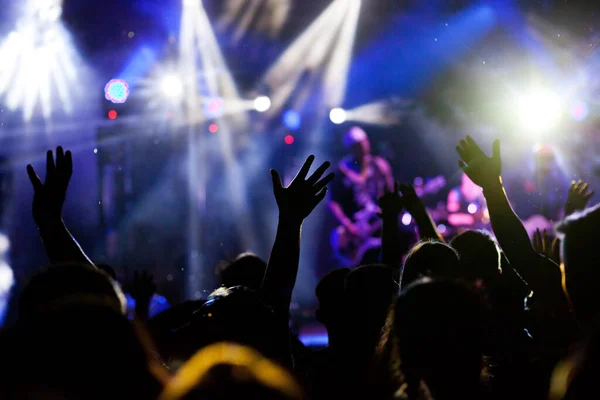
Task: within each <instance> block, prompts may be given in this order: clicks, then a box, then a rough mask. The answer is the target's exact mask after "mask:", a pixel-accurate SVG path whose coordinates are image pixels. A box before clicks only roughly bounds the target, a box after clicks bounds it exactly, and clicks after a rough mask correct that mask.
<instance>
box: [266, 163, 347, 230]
mask: <svg viewBox="0 0 600 400" xmlns="http://www.w3.org/2000/svg"><path fill="white" fill-rule="evenodd" d="M314 160H315V156H312V155H311V156H309V157H308V158H307V159H306V162H305V163H304V165H303V166H302V168H301V169H300V171H299V172H298V175H296V177H295V178H294V180H292V182H291V183H290V185H289V186H288V187H284V186H283V184H282V183H281V177H280V176H279V173H278V172H277V171H275V170H274V169H272V170H271V177H272V179H273V192H274V194H275V200H276V201H277V206H278V207H279V218H280V219H284V220H287V221H294V222H297V223H302V221H303V220H304V219H305V218H306V217H308V216H309V215H310V213H311V212H312V211H313V210H314V209H315V207H316V206H317V205H318V204H319V203H320V202H321V201H322V200H323V199H324V198H325V196H326V195H327V184H328V183H329V182H331V181H332V180H333V178H334V177H335V175H334V174H333V173H331V174H329V175H327V176H325V177H324V178H322V176H323V175H324V174H325V172H326V171H327V169H328V168H329V167H330V165H331V164H330V163H329V162H328V161H326V162H324V163H323V164H321V166H320V167H319V168H317V170H316V171H315V172H314V173H313V174H312V175H311V176H309V177H308V178H307V176H308V172H309V170H310V167H311V165H312V163H313V161H314Z"/></svg>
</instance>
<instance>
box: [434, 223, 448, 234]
mask: <svg viewBox="0 0 600 400" xmlns="http://www.w3.org/2000/svg"><path fill="white" fill-rule="evenodd" d="M437 229H438V232H439V233H441V234H442V235H443V234H444V233H446V232H447V231H448V228H447V227H446V225H444V224H439V225H438V227H437Z"/></svg>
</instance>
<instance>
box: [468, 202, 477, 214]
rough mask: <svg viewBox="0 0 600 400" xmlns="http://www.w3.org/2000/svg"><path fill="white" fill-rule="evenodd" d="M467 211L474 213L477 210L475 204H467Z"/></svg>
mask: <svg viewBox="0 0 600 400" xmlns="http://www.w3.org/2000/svg"><path fill="white" fill-rule="evenodd" d="M467 211H468V212H469V214H475V213H476V212H477V204H475V203H471V204H469V207H467Z"/></svg>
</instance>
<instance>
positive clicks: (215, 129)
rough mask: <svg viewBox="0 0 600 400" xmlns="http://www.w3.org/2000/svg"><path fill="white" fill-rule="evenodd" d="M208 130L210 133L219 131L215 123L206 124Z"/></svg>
mask: <svg viewBox="0 0 600 400" xmlns="http://www.w3.org/2000/svg"><path fill="white" fill-rule="evenodd" d="M208 131H209V132H210V133H217V132H219V125H217V124H210V125H209V126H208Z"/></svg>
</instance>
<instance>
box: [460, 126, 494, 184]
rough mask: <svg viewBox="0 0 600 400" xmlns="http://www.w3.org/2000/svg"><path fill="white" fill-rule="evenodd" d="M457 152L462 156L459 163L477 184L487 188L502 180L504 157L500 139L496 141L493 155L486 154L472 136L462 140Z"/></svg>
mask: <svg viewBox="0 0 600 400" xmlns="http://www.w3.org/2000/svg"><path fill="white" fill-rule="evenodd" d="M456 152H457V153H458V155H459V156H460V158H461V159H460V160H459V162H458V165H459V166H460V167H461V168H462V170H463V171H464V172H465V174H467V176H468V177H469V178H470V179H471V180H472V181H473V182H474V183H475V184H476V185H478V186H481V187H482V188H484V189H485V188H486V187H491V186H493V185H497V184H499V183H500V182H501V180H500V175H501V173H502V159H501V158H500V141H499V140H496V141H494V144H493V147H492V156H491V157H489V156H488V155H487V154H485V153H484V152H483V150H481V148H480V147H479V145H478V144H477V143H476V142H475V141H474V140H473V138H471V137H470V136H467V137H466V138H465V139H464V140H461V141H460V144H459V145H458V146H457V147H456Z"/></svg>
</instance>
